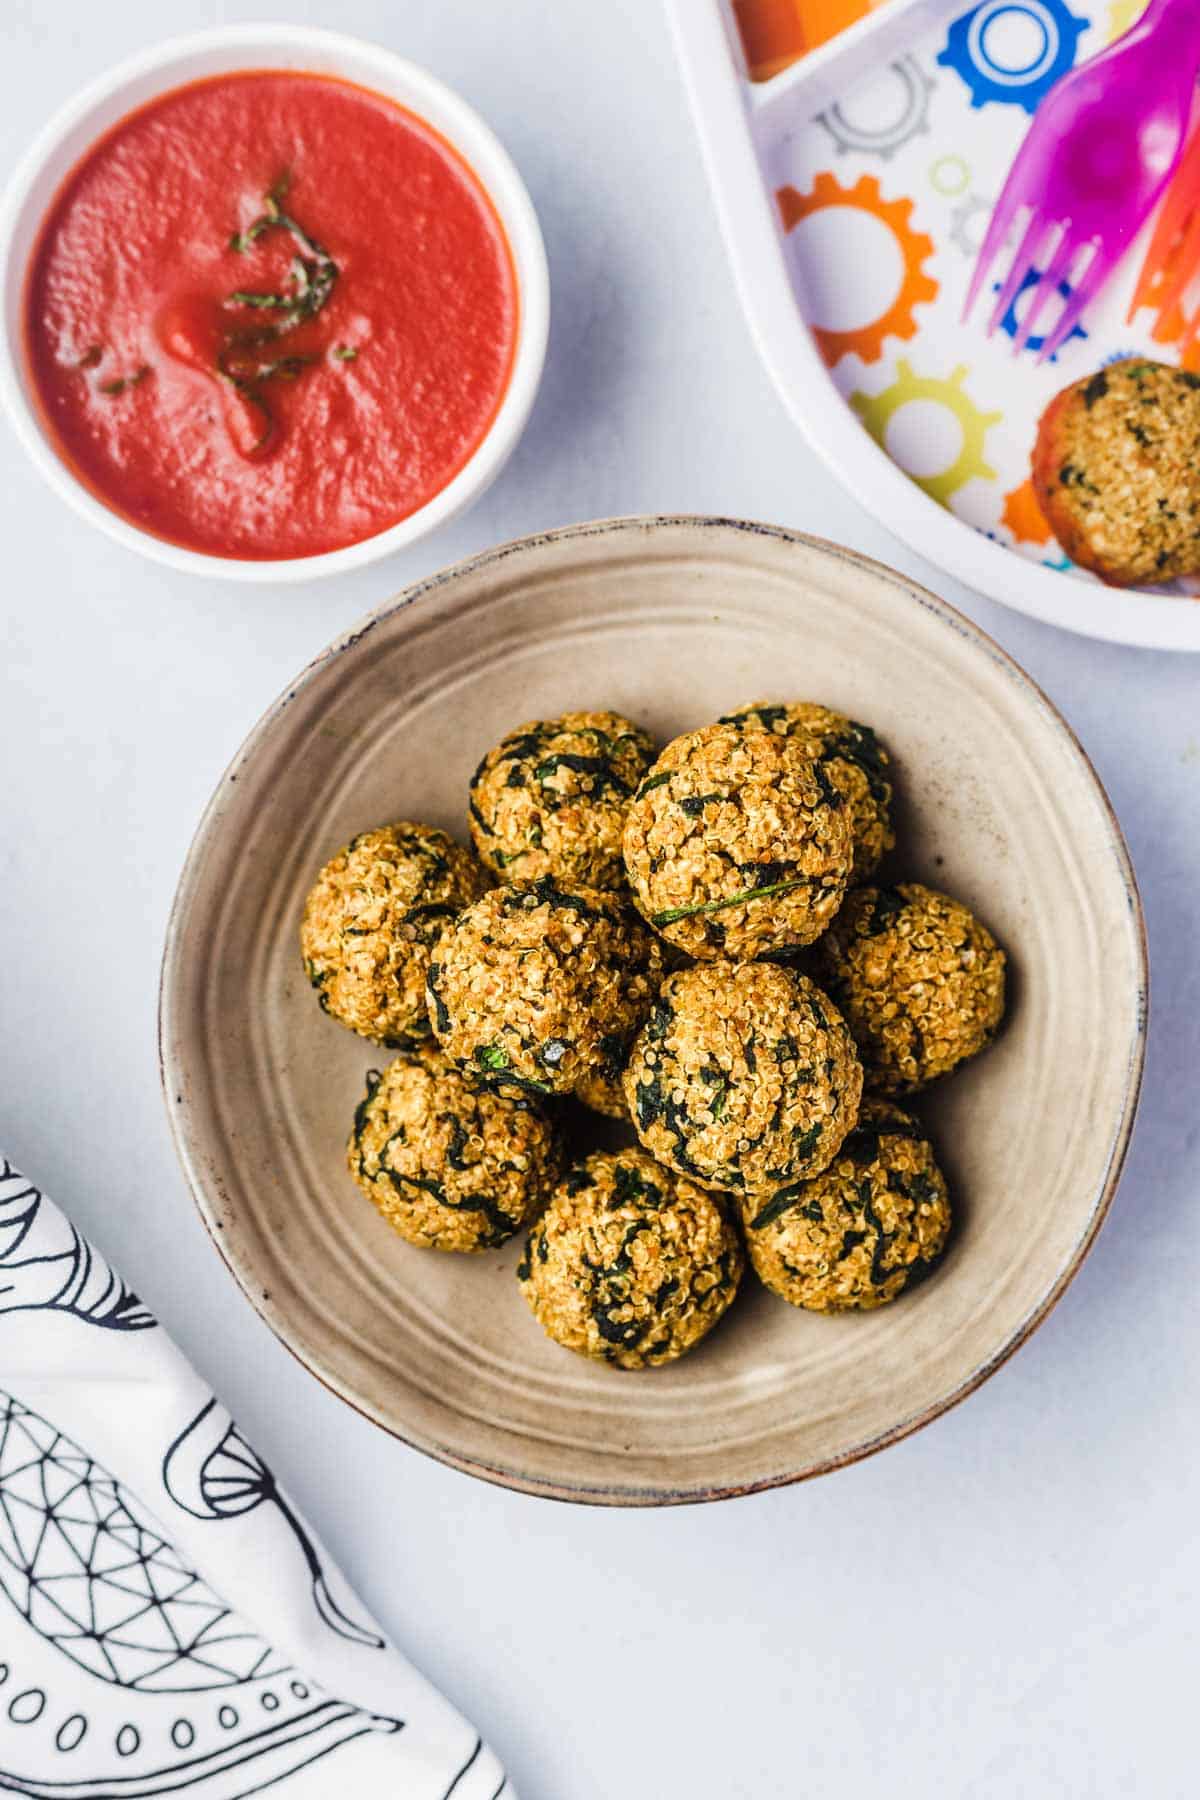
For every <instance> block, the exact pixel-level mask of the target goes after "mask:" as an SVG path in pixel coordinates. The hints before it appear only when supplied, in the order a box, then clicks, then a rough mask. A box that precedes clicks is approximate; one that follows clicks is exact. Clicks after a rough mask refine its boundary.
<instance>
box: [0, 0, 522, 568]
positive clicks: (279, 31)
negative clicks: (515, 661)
mask: <svg viewBox="0 0 1200 1800" xmlns="http://www.w3.org/2000/svg"><path fill="white" fill-rule="evenodd" d="M239 69H302V70H307V71H308V72H310V73H315V74H321V75H333V76H337V77H339V78H340V79H342V80H346V81H351V82H355V83H357V84H358V86H360V87H365V88H370V89H371V90H372V91H373V92H375V93H377V94H385V95H387V96H388V97H389V98H390V99H392V100H395V101H397V102H398V103H399V104H400V105H401V106H404V107H406V108H407V109H408V110H409V111H410V112H413V113H416V114H417V115H418V116H419V117H420V118H422V119H425V120H426V121H427V122H428V123H429V124H430V125H432V126H434V128H435V129H436V130H437V131H439V132H440V133H441V135H442V136H443V137H444V138H445V139H446V140H447V141H448V142H449V143H450V144H452V145H453V146H454V148H455V149H456V150H457V151H458V152H459V154H460V155H461V156H462V157H463V158H464V159H465V161H466V162H467V163H468V164H469V166H470V167H471V169H472V170H473V171H474V173H475V175H476V176H477V177H478V179H479V181H480V183H481V184H482V186H483V187H484V188H485V189H486V191H487V193H488V194H489V195H490V197H491V200H492V204H493V205H494V206H495V208H496V211H497V213H498V214H499V217H500V220H501V223H502V224H503V226H504V230H505V233H506V235H507V237H508V242H509V248H510V249H511V251H512V256H513V264H514V267H515V269H516V274H517V289H518V301H519V318H518V326H517V344H516V351H515V354H514V358H513V368H512V374H511V376H510V378H509V384H508V389H507V391H506V393H505V395H504V399H503V400H502V402H501V404H500V406H499V408H498V410H497V413H496V417H495V418H494V419H493V421H492V423H491V425H490V426H489V428H488V431H487V433H486V435H485V436H484V437H483V439H482V440H481V442H480V443H479V445H478V447H477V449H476V450H475V451H474V452H473V453H472V455H471V456H470V457H469V458H468V460H467V462H466V463H464V465H463V467H462V468H461V469H460V470H459V472H458V474H457V475H455V476H454V478H453V480H452V481H450V482H449V483H447V485H446V486H445V487H444V488H442V489H441V491H440V493H437V494H435V495H434V496H433V498H432V499H431V500H429V501H427V502H426V504H425V505H424V506H421V507H418V509H417V510H416V512H413V513H410V514H409V516H408V517H407V518H406V519H401V520H400V522H399V523H398V524H396V525H393V526H391V527H390V528H389V529H388V530H387V531H381V532H378V533H377V534H376V535H375V536H374V537H369V538H364V539H363V540H362V541H361V542H360V543H357V544H349V545H347V546H346V547H345V548H344V549H341V550H332V551H328V552H326V553H325V554H323V555H320V556H304V557H289V558H279V559H276V560H273V561H270V562H261V561H259V562H256V561H250V560H242V559H239V558H237V557H226V556H208V555H205V554H203V553H202V552H200V551H195V550H185V549H182V548H181V547H180V546H179V545H177V544H170V543H167V542H166V541H165V540H164V539H163V538H159V537H155V536H154V535H153V534H152V533H150V532H147V531H142V530H140V529H139V527H138V526H136V525H134V524H132V523H130V521H129V520H127V519H125V518H123V517H122V516H121V514H119V513H117V512H114V511H113V510H112V508H111V507H109V506H106V505H105V504H104V502H103V501H102V500H100V499H98V498H97V497H96V496H95V495H94V494H93V493H92V492H91V490H90V489H89V488H87V487H85V486H84V484H83V483H82V482H81V481H79V480H78V479H77V478H76V476H75V475H74V474H73V472H72V471H71V469H70V468H68V466H67V464H66V463H65V462H63V460H62V458H61V456H60V455H59V453H58V450H57V449H56V447H55V445H54V442H53V440H52V439H51V438H50V437H49V435H48V434H47V432H46V430H45V427H44V425H43V423H42V418H41V413H40V410H39V408H38V404H37V401H36V399H35V396H34V393H33V389H32V383H31V381H30V377H29V371H28V368H27V366H26V359H25V352H24V295H25V277H26V271H27V268H28V264H29V258H30V255H31V253H32V251H33V247H34V245H35V243H36V240H37V234H38V231H39V229H40V227H41V223H42V220H43V218H44V217H45V214H46V210H47V208H48V207H49V205H50V203H51V201H52V200H53V198H54V196H55V194H56V193H57V191H58V189H59V186H60V185H61V183H62V182H63V181H64V180H65V178H66V177H67V175H68V174H69V173H70V171H71V170H72V169H73V168H74V167H75V165H76V163H77V162H78V161H79V159H80V158H81V157H82V156H83V155H85V153H86V152H87V150H88V149H89V148H90V147H91V145H93V144H94V143H95V142H96V140H97V138H99V137H101V136H103V134H104V133H105V132H106V131H108V130H110V129H111V127H112V126H114V125H116V124H117V123H118V122H119V121H120V120H121V119H123V118H125V116H126V115H127V114H128V113H130V112H133V111H135V110H136V109H137V108H138V107H140V106H145V105H146V104H147V102H148V101H150V100H153V99H154V98H155V97H156V96H158V95H160V94H164V93H168V92H170V90H171V89H172V88H176V87H182V86H185V85H186V84H187V83H188V82H192V81H200V80H203V79H205V78H206V77H209V76H213V75H225V74H229V73H232V72H234V71H236V70H239ZM0 299H2V303H3V307H4V320H3V330H2V331H0V401H2V402H3V404H4V406H5V408H6V409H7V411H8V415H9V417H10V419H11V420H12V423H13V425H14V427H15V429H16V432H17V435H18V437H19V438H20V440H21V442H22V444H23V446H24V448H25V450H26V452H27V453H28V455H29V457H30V459H31V460H32V461H33V462H34V464H35V465H36V466H37V468H38V469H39V470H40V472H41V473H42V475H44V476H45V478H46V480H47V481H48V482H49V483H50V485H51V487H53V488H54V490H55V492H56V493H57V494H58V495H59V496H60V498H62V499H64V500H66V501H67V503H68V505H70V506H71V507H73V508H74V510H75V511H76V512H77V513H79V514H80V515H81V516H82V517H83V518H85V519H87V520H88V521H89V523H90V524H92V525H96V526H98V527H99V529H100V530H101V531H104V532H106V533H107V534H108V536H109V537H111V538H115V539H116V541H117V542H118V543H120V544H124V545H125V546H126V548H128V549H131V550H137V551H140V552H141V554H142V555H143V556H148V557H150V558H151V559H152V561H154V562H158V563H165V564H166V566H167V567H168V568H170V569H175V570H178V571H179V572H181V573H183V574H192V575H208V576H211V577H216V578H218V579H220V580H223V581H250V582H279V581H289V582H290V581H312V580H315V579H317V578H318V577H319V576H325V575H339V574H342V573H343V572H344V571H345V570H347V569H358V568H362V567H364V566H365V565H366V564H368V563H374V562H378V561H379V560H380V559H381V558H382V557H385V556H390V555H391V554H392V552H393V551H395V550H400V549H402V548H403V547H404V546H405V545H407V544H411V543H414V542H415V541H416V540H417V539H418V538H422V537H424V536H426V535H427V533H429V532H431V531H434V530H436V528H437V527H438V526H439V525H443V524H445V523H446V521H447V520H448V519H451V518H453V517H454V515H455V514H456V513H459V512H461V511H462V510H463V509H464V508H465V507H467V506H470V505H471V504H472V503H473V502H474V501H475V500H477V499H478V498H479V496H480V495H481V494H482V493H483V492H484V491H485V489H486V488H488V487H490V485H491V483H492V482H493V481H494V480H495V478H496V476H497V475H498V474H499V473H500V470H501V469H502V468H503V467H504V464H505V463H506V462H507V461H508V458H509V456H510V455H511V453H512V451H513V450H514V448H515V447H516V443H517V440H518V438H519V437H520V435H521V432H522V431H523V430H524V427H525V422H526V420H527V419H528V417H529V413H530V409H531V408H532V406H533V402H534V397H535V395H536V393H537V389H538V383H539V381H540V380H541V374H542V365H543V363H544V361H545V357H546V339H547V335H548V332H549V324H550V278H549V274H548V271H547V267H546V252H545V247H544V245H543V243H542V234H541V230H540V227H539V225H538V221H537V215H536V213H535V212H534V210H533V202H532V201H531V200H530V198H529V194H528V191H527V190H526V187H525V184H524V182H523V181H522V180H521V177H520V175H519V174H518V173H517V170H516V168H515V167H514V165H513V163H512V161H511V159H510V158H509V156H508V153H507V151H506V150H505V149H504V147H503V145H502V144H501V143H500V142H499V140H498V139H497V138H496V137H495V136H494V135H493V133H492V132H491V131H490V130H489V128H488V127H487V126H486V125H485V124H484V122H483V120H482V119H481V118H480V117H479V115H478V114H477V113H476V112H474V111H473V110H472V108H471V107H469V106H468V105H467V103H466V101H465V100H460V99H459V97H458V95H457V94H455V93H453V92H451V90H450V89H449V88H448V87H446V86H444V85H443V83H442V82H440V81H438V80H437V79H436V78H435V77H434V76H432V75H430V74H428V73H427V72H426V70H424V69H421V68H418V67H417V65H416V64H415V63H410V62H406V61H405V60H404V59H403V57H399V56H393V55H392V53H391V51H389V50H383V49H380V48H379V46H378V45H376V44H368V43H363V42H361V41H360V40H359V39H357V38H351V37H344V36H342V35H341V34H340V33H339V32H334V31H318V30H315V29H313V28H312V27H309V26H301V25H227V26H220V27H218V28H216V29H214V30H211V31H202V32H197V33H196V34H195V35H194V36H192V37H184V38H173V39H172V40H171V41H170V42H168V43H165V44H159V45H156V46H155V47H154V48H153V49H151V50H147V51H144V52H142V54H140V55H138V56H134V57H131V58H130V59H129V60H128V61H127V62H123V63H121V64H120V65H119V66H118V67H117V68H115V69H113V70H112V71H110V73H109V74H107V75H105V76H103V77H102V78H101V79H100V80H99V81H97V82H95V83H93V85H92V86H91V87H89V88H87V89H85V90H84V92H83V93H82V94H80V95H78V96H77V98H76V99H74V100H73V101H71V102H70V103H69V104H68V105H67V106H65V107H64V108H63V109H62V111H61V112H60V113H58V114H57V116H56V117H55V118H53V119H52V120H51V121H50V123H49V124H48V125H47V126H46V128H45V130H44V131H43V132H42V134H41V136H40V137H39V138H38V139H37V140H36V142H35V143H34V144H33V145H32V146H31V148H30V149H29V151H28V153H27V154H26V156H25V158H24V159H23V161H22V162H21V164H20V166H19V167H18V169H17V171H16V173H15V174H14V176H13V178H12V180H11V182H10V183H9V186H8V188H7V190H6V191H5V194H4V197H3V200H0Z"/></svg>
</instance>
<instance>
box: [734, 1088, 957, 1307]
mask: <svg viewBox="0 0 1200 1800" xmlns="http://www.w3.org/2000/svg"><path fill="white" fill-rule="evenodd" d="M743 1220H744V1223H745V1226H746V1245H747V1248H748V1250H749V1252H750V1261H751V1264H752V1265H753V1268H754V1271H755V1273H756V1275H757V1276H758V1277H759V1279H760V1280H761V1281H762V1282H763V1283H764V1284H765V1285H766V1286H767V1287H769V1288H770V1290H771V1292H772V1293H773V1294H778V1295H779V1297H780V1298H781V1299H782V1300H787V1301H789V1302H790V1303H791V1305H793V1306H803V1307H806V1308H807V1309H808V1310H809V1311H810V1312H842V1311H844V1310H846V1309H847V1308H856V1309H859V1310H864V1311H865V1310H866V1309H868V1308H870V1307H874V1306H883V1305H884V1303H885V1302H886V1301H888V1300H894V1299H895V1298H896V1296H897V1294H901V1293H903V1292H904V1290H905V1288H907V1287H911V1286H912V1285H913V1284H914V1283H915V1282H916V1281H918V1280H920V1278H921V1277H922V1276H923V1275H925V1274H927V1273H928V1271H929V1269H930V1268H931V1267H932V1266H933V1264H934V1263H935V1262H936V1261H937V1259H938V1257H939V1256H940V1255H941V1253H942V1250H943V1248H944V1246H945V1243H946V1238H947V1235H948V1233H949V1230H950V1201H949V1198H948V1196H947V1193H946V1183H945V1180H944V1178H943V1176H942V1172H941V1170H940V1169H939V1168H938V1166H937V1163H936V1162H935V1161H934V1156H933V1150H932V1149H931V1147H930V1145H929V1144H928V1143H927V1142H926V1139H925V1136H924V1133H923V1132H922V1131H921V1128H920V1126H919V1125H917V1124H915V1123H914V1122H913V1120H912V1119H910V1118H909V1117H908V1115H907V1113H902V1112H901V1111H900V1109H899V1107H896V1106H890V1105H888V1103H887V1102H886V1101H884V1100H864V1102H863V1106H862V1111H861V1112H860V1114H859V1117H858V1124H857V1125H856V1126H855V1128H854V1130H853V1131H852V1132H851V1133H850V1135H849V1137H848V1138H846V1139H845V1141H844V1142H843V1144H842V1147H841V1149H840V1150H839V1151H838V1153H837V1155H836V1156H835V1157H834V1159H833V1161H832V1162H831V1163H830V1165H829V1167H828V1168H827V1169H824V1170H823V1171H822V1172H821V1174H820V1175H816V1176H814V1177H813V1179H812V1180H811V1181H802V1182H799V1183H797V1184H796V1185H795V1186H793V1187H786V1188H781V1189H780V1191H779V1192H778V1193H777V1194H773V1195H772V1196H771V1197H770V1198H769V1199H763V1198H762V1197H761V1196H760V1197H759V1198H758V1199H757V1200H751V1201H745V1202H743Z"/></svg>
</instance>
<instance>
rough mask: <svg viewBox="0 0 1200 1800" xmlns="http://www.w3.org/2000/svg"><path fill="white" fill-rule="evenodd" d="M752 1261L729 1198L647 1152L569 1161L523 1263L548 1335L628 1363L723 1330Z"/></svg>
mask: <svg viewBox="0 0 1200 1800" xmlns="http://www.w3.org/2000/svg"><path fill="white" fill-rule="evenodd" d="M744 1263H745V1258H744V1255H743V1252H742V1246H741V1241H740V1239H739V1237H738V1233H737V1230H736V1228H735V1226H734V1224H733V1222H732V1220H731V1219H730V1217H729V1213H728V1210H727V1207H726V1203H725V1202H724V1200H723V1199H722V1198H721V1197H720V1196H719V1195H714V1194H707V1193H705V1192H704V1190H703V1189H702V1188H699V1187H697V1186H695V1184H694V1183H693V1182H690V1181H681V1180H680V1179H679V1177H678V1176H677V1175H672V1174H671V1173H670V1172H669V1171H668V1170H666V1169H661V1168H659V1166H658V1164H657V1163H655V1162H654V1161H652V1159H651V1158H650V1157H648V1156H647V1155H646V1154H645V1153H644V1151H641V1150H622V1151H619V1152H618V1153H617V1154H616V1155H609V1154H606V1153H603V1152H598V1153H597V1154H596V1155H594V1156H589V1157H588V1159H587V1161H586V1162H583V1163H579V1164H577V1165H576V1167H574V1168H573V1169H570V1170H569V1171H568V1173H567V1175H566V1178H565V1179H564V1180H563V1181H562V1182H561V1183H560V1184H559V1186H558V1187H557V1188H556V1190H555V1192H554V1195H553V1197H552V1199H551V1201H550V1204H549V1206H548V1207H547V1208H546V1211H545V1213H544V1215H543V1216H542V1218H541V1219H539V1221H538V1223H537V1224H536V1225H535V1226H534V1228H533V1230H532V1231H531V1232H530V1234H529V1242H528V1245H527V1247H526V1250H525V1255H524V1257H523V1259H522V1261H521V1263H520V1266H519V1267H518V1269H517V1280H518V1281H519V1282H520V1284H521V1291H522V1293H523V1294H524V1296H525V1298H526V1300H527V1301H528V1302H529V1307H530V1311H531V1312H532V1313H533V1316H534V1318H535V1319H536V1320H537V1321H538V1323H539V1325H540V1326H541V1327H542V1329H543V1331H545V1332H546V1334H547V1336H548V1337H552V1338H553V1339H554V1341H555V1343H557V1344H562V1345H563V1346H564V1347H565V1348H566V1349H568V1350H575V1351H577V1352H578V1354H579V1355H580V1356H593V1357H597V1358H602V1359H603V1360H604V1361H605V1362H609V1363H615V1364H616V1366H617V1367H618V1368H621V1369H644V1368H651V1367H655V1366H657V1365H658V1364H661V1363H667V1362H673V1361H674V1360H675V1358H676V1357H678V1356H682V1355H684V1353H685V1352H686V1351H688V1350H691V1349H692V1348H693V1347H694V1345H696V1344H698V1343H699V1342H700V1339H701V1338H702V1337H704V1336H705V1335H706V1333H707V1332H709V1331H711V1330H712V1327H713V1326H714V1325H715V1324H716V1322H717V1320H718V1319H719V1318H720V1317H721V1314H722V1313H723V1312H724V1311H725V1309H726V1307H727V1306H728V1305H729V1303H730V1301H731V1300H732V1299H733V1297H734V1295H735V1294H736V1292H737V1287H738V1282H739V1281H740V1280H741V1277H742V1269H743V1267H744Z"/></svg>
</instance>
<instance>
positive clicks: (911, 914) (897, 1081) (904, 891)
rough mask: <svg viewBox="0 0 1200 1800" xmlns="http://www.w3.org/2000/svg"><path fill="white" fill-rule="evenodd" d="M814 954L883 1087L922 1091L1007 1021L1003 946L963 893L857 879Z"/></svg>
mask: <svg viewBox="0 0 1200 1800" xmlns="http://www.w3.org/2000/svg"><path fill="white" fill-rule="evenodd" d="M817 957H818V961H819V964H820V968H821V971H822V976H823V979H824V982H825V985H826V987H827V988H828V989H829V992H830V994H831V995H832V996H833V998H834V1000H835V1001H836V1002H837V1004H838V1005H839V1006H840V1007H841V1009H842V1011H843V1012H844V1013H845V1015H846V1022H847V1024H848V1025H849V1027H850V1030H851V1032H852V1033H853V1036H854V1041H855V1043H856V1044H857V1045H858V1049H859V1054H860V1056H861V1057H862V1060H863V1065H864V1068H865V1070H866V1078H867V1086H868V1087H869V1088H871V1089H874V1090H878V1091H879V1092H880V1093H884V1094H912V1093H915V1092H916V1091H917V1089H918V1088H923V1087H925V1086H926V1085H927V1084H928V1083H929V1082H931V1081H935V1080H936V1079H937V1077H938V1076H939V1075H945V1074H947V1073H948V1072H949V1070H951V1069H953V1068H955V1067H956V1066H957V1064H959V1063H960V1062H962V1061H963V1060H964V1059H965V1058H966V1057H968V1056H974V1055H976V1053H977V1052H978V1051H980V1050H982V1049H984V1048H985V1047H986V1046H987V1045H988V1044H990V1043H991V1041H992V1039H993V1038H994V1037H995V1035H996V1033H997V1031H998V1030H999V1028H1000V1021H1001V1019H1002V1018H1003V1016H1004V964H1005V956H1004V952H1003V950H1001V949H1000V947H999V945H998V944H997V943H996V940H995V938H994V937H993V936H992V934H991V932H990V931H988V930H987V928H986V926H984V925H981V924H980V922H979V920H978V919H977V918H976V917H975V915H974V914H973V913H972V912H971V911H970V909H969V908H968V907H965V906H964V905H963V904H962V903H961V901H958V900H952V899H951V898H950V897H949V895H948V894H939V893H936V892H935V891H934V889H933V888H927V887H922V886H921V885H920V883H919V882H915V881H909V882H904V883H903V884H902V885H901V886H900V887H892V888H878V887H865V888H858V889H857V890H856V891H855V892H854V893H852V894H851V895H850V897H849V898H848V899H847V901H846V904H845V906H844V907H843V908H842V910H841V912H840V913H839V914H838V917H837V919H836V921H835V922H834V925H833V928H832V930H831V931H830V932H829V933H828V935H827V936H826V937H825V938H824V939H822V941H821V943H820V945H819V946H818V950H817Z"/></svg>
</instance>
